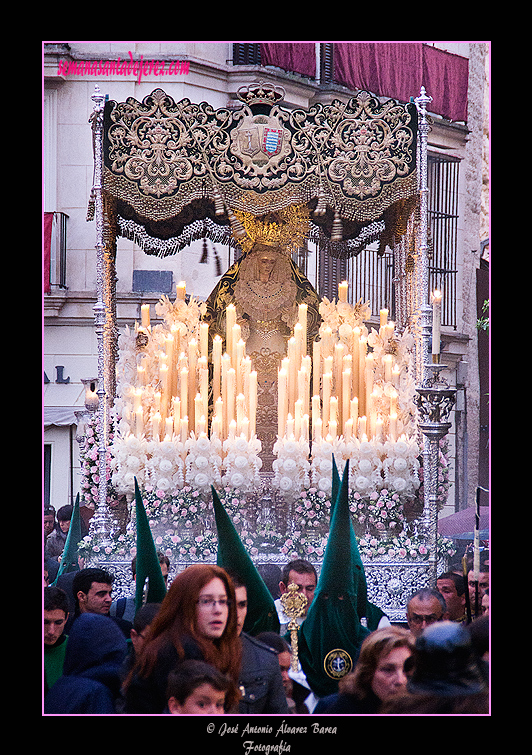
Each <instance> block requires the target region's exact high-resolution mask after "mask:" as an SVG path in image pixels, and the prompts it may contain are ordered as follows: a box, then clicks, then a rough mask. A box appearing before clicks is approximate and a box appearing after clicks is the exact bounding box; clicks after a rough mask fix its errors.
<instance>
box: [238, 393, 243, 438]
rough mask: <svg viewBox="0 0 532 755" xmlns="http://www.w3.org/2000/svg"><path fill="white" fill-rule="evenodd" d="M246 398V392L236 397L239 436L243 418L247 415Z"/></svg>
mask: <svg viewBox="0 0 532 755" xmlns="http://www.w3.org/2000/svg"><path fill="white" fill-rule="evenodd" d="M244 400H245V399H244V394H243V393H239V394H238V396H237V397H236V434H237V435H238V436H240V434H241V432H242V420H243V419H244V416H245V406H244Z"/></svg>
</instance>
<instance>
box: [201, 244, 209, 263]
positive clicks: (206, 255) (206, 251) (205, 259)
mask: <svg viewBox="0 0 532 755" xmlns="http://www.w3.org/2000/svg"><path fill="white" fill-rule="evenodd" d="M208 261H209V247H208V246H207V239H203V254H202V255H201V259H200V265H206V264H207V262H208Z"/></svg>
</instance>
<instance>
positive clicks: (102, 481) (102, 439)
mask: <svg viewBox="0 0 532 755" xmlns="http://www.w3.org/2000/svg"><path fill="white" fill-rule="evenodd" d="M91 99H92V101H93V102H94V107H93V112H92V117H91V121H92V131H93V145H94V183H93V187H92V193H93V197H94V219H95V221H96V288H97V302H96V304H95V305H94V308H93V309H94V324H95V330H96V339H97V344H98V390H97V395H98V399H99V403H98V455H99V483H98V506H97V508H96V511H95V514H94V516H93V517H92V519H91V524H90V530H91V534H92V535H93V536H94V537H95V540H96V541H97V544H98V545H99V546H100V549H102V548H103V549H104V548H105V547H106V546H107V545H110V544H111V537H110V526H109V512H108V510H107V458H106V457H107V443H108V434H109V427H108V420H109V414H108V405H107V384H106V378H107V376H106V369H105V323H106V305H105V301H104V251H105V250H104V218H103V195H102V165H103V107H104V99H105V97H104V95H103V94H102V93H101V92H100V88H99V87H98V86H96V87H95V92H94V94H93V95H92V97H91Z"/></svg>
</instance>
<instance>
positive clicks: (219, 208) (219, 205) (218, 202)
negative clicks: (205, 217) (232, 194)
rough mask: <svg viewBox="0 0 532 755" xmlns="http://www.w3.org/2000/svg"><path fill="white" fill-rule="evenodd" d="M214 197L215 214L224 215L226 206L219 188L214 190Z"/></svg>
mask: <svg viewBox="0 0 532 755" xmlns="http://www.w3.org/2000/svg"><path fill="white" fill-rule="evenodd" d="M213 197H214V213H215V215H223V214H224V212H225V207H224V201H223V199H222V195H221V194H220V192H219V191H218V189H215V190H214V192H213Z"/></svg>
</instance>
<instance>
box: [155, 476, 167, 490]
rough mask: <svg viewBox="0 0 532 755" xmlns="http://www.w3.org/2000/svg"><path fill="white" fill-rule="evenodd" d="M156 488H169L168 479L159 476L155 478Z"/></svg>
mask: <svg viewBox="0 0 532 755" xmlns="http://www.w3.org/2000/svg"><path fill="white" fill-rule="evenodd" d="M157 488H158V489H159V490H169V488H170V480H169V479H168V478H167V477H161V478H160V479H159V480H157Z"/></svg>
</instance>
